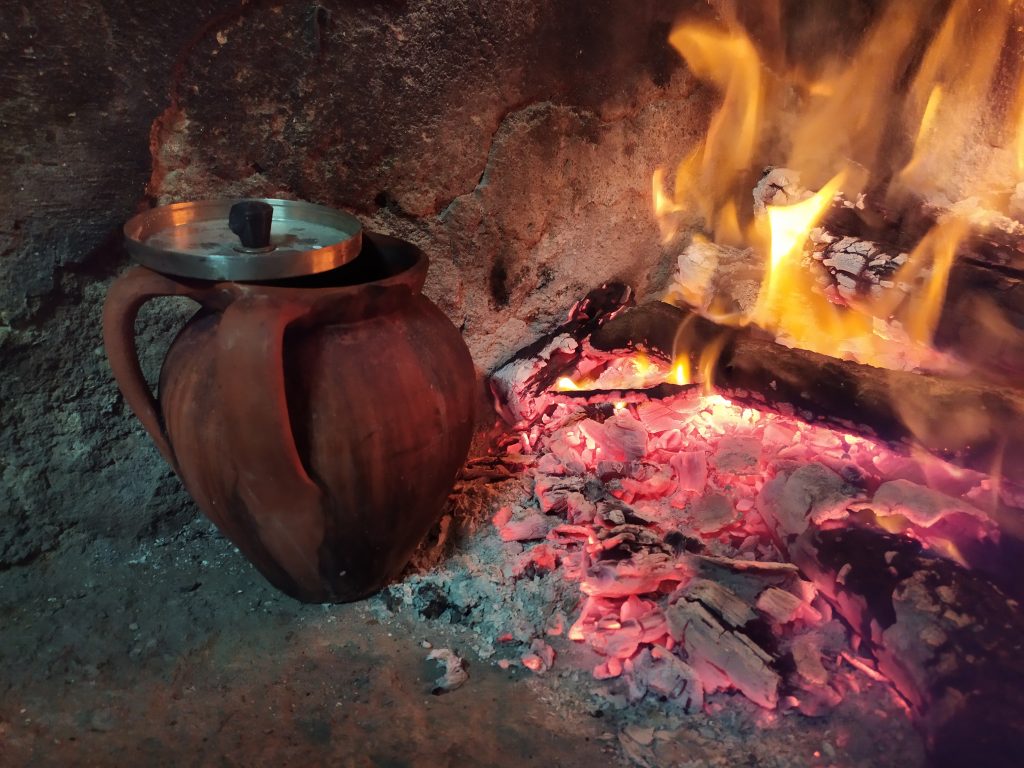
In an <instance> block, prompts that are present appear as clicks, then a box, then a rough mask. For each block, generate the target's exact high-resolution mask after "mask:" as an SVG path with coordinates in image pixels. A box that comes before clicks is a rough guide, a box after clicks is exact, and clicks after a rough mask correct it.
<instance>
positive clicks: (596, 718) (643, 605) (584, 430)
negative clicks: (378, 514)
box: [0, 0, 1024, 768]
mask: <svg viewBox="0 0 1024 768" xmlns="http://www.w3.org/2000/svg"><path fill="white" fill-rule="evenodd" d="M5 11H6V13H5V14H4V17H5V22H6V23H5V24H4V27H3V32H2V36H0V50H2V51H3V53H4V58H3V61H4V64H5V67H4V69H3V71H2V77H0V94H2V96H3V99H2V101H0V126H2V127H3V130H2V131H0V160H2V163H0V168H2V170H0V178H3V182H4V183H3V185H2V187H0V189H2V190H3V192H4V193H5V194H4V195H3V196H2V198H0V354H2V360H3V365H4V373H5V375H4V376H3V377H2V378H0V403H2V406H0V424H2V432H0V446H2V452H0V469H2V475H3V486H2V488H3V492H2V493H0V520H2V525H0V611H2V614H0V615H2V617H3V620H2V626H3V631H2V642H0V668H2V669H3V670H4V671H3V674H2V676H0V684H2V690H3V696H2V697H0V764H2V765H5V766H6V765H11V766H15V765H26V766H27V765H68V764H70V765H78V764H82V765H125V764H138V765H179V764H196V765H207V764H217V765H264V764H266V765H293V764H296V765H297V764H316V765H319V764H341V765H353V766H364V765H365V766H378V765H379V766H384V765H389V766H435V765H495V766H516V767H518V766H523V765H528V764H547V765H566V766H571V765H581V766H582V765H594V764H598V763H604V764H613V765H636V766H660V765H681V766H682V765H685V766H711V765H749V766H780V767H781V766H821V767H824V766H844V767H845V766H850V767H854V766H857V767H861V766H863V767H865V768H866V767H868V766H890V765H891V766H897V765H898V766H901V767H909V766H965V765H974V764H978V765H985V766H1016V765H1020V764H1022V763H1024V751H1022V750H1024V747H1022V746H1021V745H1022V744H1024V661H1022V660H1021V659H1022V657H1024V654H1022V647H1021V646H1022V642H1024V641H1022V639H1021V638H1022V637H1024V615H1022V613H1021V610H1020V605H1019V600H1020V599H1021V598H1022V596H1024V578H1022V576H1021V570H1020V560H1021V557H1022V555H1024V519H1022V517H1021V514H1022V510H1024V378H1022V373H1024V287H1022V285H1024V284H1022V279H1024V277H1022V276H1024V4H1022V3H1021V2H1019V1H1018V0H1010V1H1009V2H1007V0H973V1H972V2H967V0H921V1H920V2H915V3H912V4H908V3H902V2H898V0H852V1H851V2H838V1H837V0H810V1H809V2H808V1H807V0H804V1H803V2H798V1H797V0H766V1H765V2H762V3H743V2H737V1H735V0H708V1H707V2H700V1H699V0H672V1H671V2H659V1H658V0H639V1H637V2H626V0H598V1H597V2H584V1H583V0H569V1H567V2H559V3H554V2H543V1H542V0H514V1H513V2H507V3H478V2H470V0H321V2H298V1H293V0H266V1H264V0H247V1H243V2H240V3H237V4H231V5H226V4H222V3H213V2H203V1H197V2H190V3H180V4H176V5H170V4H164V3H157V2H153V0H142V1H141V2H138V3H134V4H126V3H120V2H109V1H104V2H101V1H100V0H84V1H83V2H81V3H77V4H74V5H73V6H72V5H69V4H65V3H58V2H53V0H42V2H38V3H32V4H17V3H13V2H7V3H6V4H5ZM223 198H232V199H234V198H238V199H267V198H270V199H284V200H304V201H309V202H312V203H317V204H321V205H324V206H329V207H331V208H333V209H337V210H340V211H344V212H346V213H347V214H351V215H352V216H355V217H356V218H357V219H359V221H360V222H361V224H362V226H363V228H364V231H365V232H366V233H370V234H367V237H368V238H369V239H370V241H371V242H374V243H381V242H388V243H391V242H397V241H392V240H390V239H388V238H400V239H401V240H403V241H406V242H407V243H411V244H412V245H413V246H415V247H416V248H418V249H419V250H421V251H422V252H423V253H425V254H426V256H427V257H428V258H429V260H430V266H429V272H428V274H427V279H426V284H425V286H424V288H423V292H424V294H425V295H426V297H427V298H429V299H430V300H431V301H432V302H433V303H434V304H435V305H436V306H437V307H439V308H440V310H441V311H442V312H443V313H444V315H445V316H447V318H448V320H450V321H451V323H453V324H454V326H455V327H456V328H457V329H458V332H459V333H460V334H461V336H462V338H463V340H464V341H465V343H466V345H467V346H468V348H469V352H470V354H471V355H472V361H473V366H474V369H475V379H474V382H473V391H474V392H475V396H474V399H475V401H476V402H475V405H476V422H475V431H474V437H473V443H472V447H471V448H470V453H469V459H468V460H467V461H466V462H465V464H464V466H463V467H462V468H461V470H460V472H459V474H458V477H457V479H456V481H455V485H454V488H453V489H452V491H451V493H450V494H449V495H448V497H447V501H446V503H445V505H444V510H443V513H442V514H441V516H440V518H439V519H438V520H437V522H436V524H435V525H434V526H433V528H432V529H431V531H430V533H429V534H428V535H427V536H426V538H425V539H424V540H423V541H422V543H421V544H420V545H419V547H418V549H417V550H416V551H415V554H414V555H413V557H412V560H411V562H410V563H409V564H408V566H407V567H406V568H405V570H404V572H402V574H401V575H400V576H399V577H398V578H396V579H393V580H392V581H391V582H390V583H389V584H388V585H387V586H386V587H384V588H383V589H382V590H380V591H379V592H376V593H375V594H374V595H372V596H371V597H369V598H366V599H363V600H361V601H359V602H352V603H323V604H310V603H309V602H306V603H303V602H299V601H298V600H295V599H293V598H292V597H288V596H287V595H285V594H282V593H281V592H279V591H277V590H275V589H274V587H272V586H271V585H270V584H268V583H266V582H265V581H264V580H263V579H262V578H261V576H260V574H259V573H258V572H257V571H256V570H255V569H254V568H253V566H252V565H250V563H249V562H248V561H247V560H246V558H245V557H244V556H243V554H242V553H241V552H239V549H237V548H236V547H235V546H234V545H233V544H232V543H231V541H229V540H228V539H227V538H225V536H224V535H223V534H222V530H221V529H223V528H224V526H223V525H222V526H221V529H219V528H218V527H217V526H215V525H214V524H213V523H211V522H210V520H208V519H207V518H206V517H204V516H203V515H202V514H201V513H200V511H199V508H198V507H197V506H196V503H195V502H194V501H193V499H192V498H191V497H190V495H189V493H188V492H186V490H185V488H184V487H183V485H182V482H181V480H180V479H179V477H178V475H177V474H175V472H174V471H173V470H172V469H171V468H170V467H169V466H168V465H167V464H165V463H164V461H163V460H162V459H161V456H160V453H159V452H158V450H157V449H156V447H155V446H154V445H153V444H152V442H151V441H150V439H149V437H148V436H147V434H146V432H145V430H144V429H143V427H142V426H141V425H140V424H139V422H138V421H137V420H136V419H135V417H134V416H133V414H132V412H131V410H130V409H129V407H128V406H127V405H126V404H125V401H124V399H123V398H122V396H121V394H120V393H119V392H118V388H117V385H116V384H115V382H114V379H113V378H112V375H111V368H110V366H109V364H108V362H107V356H106V353H105V350H104V345H103V338H102V331H101V315H102V312H103V304H104V300H105V297H106V296H107V295H108V292H109V290H110V288H111V285H112V284H113V282H114V281H115V279H117V278H118V276H119V275H122V274H123V273H124V272H125V271H126V269H127V268H128V267H129V264H130V263H131V257H130V256H129V253H128V249H127V248H126V243H125V236H124V234H123V231H122V227H123V226H124V223H125V221H126V220H128V219H129V218H131V217H132V216H133V215H136V214H139V213H143V212H146V211H149V210H151V209H153V208H154V207H156V206H160V205H166V204H170V203H176V202H181V201H195V200H206V199H223ZM382 236H387V237H382ZM297 284H298V283H297ZM195 309H196V305H195V304H194V303H193V302H191V301H190V300H188V299H184V298H180V297H178V298H160V299H157V300H156V301H153V302H150V303H149V304H147V305H146V306H145V307H144V308H143V310H142V311H141V313H140V314H139V317H138V319H137V321H136V323H135V330H136V334H137V339H138V350H139V353H140V363H141V368H142V372H143V374H144V375H145V377H146V379H147V380H148V381H149V382H151V383H152V384H153V385H154V386H155V385H156V383H157V382H158V381H159V380H160V371H161V361H162V360H163V359H164V355H165V353H166V352H167V350H168V347H169V345H170V344H171V343H172V340H173V339H174V338H175V335H176V333H177V332H178V330H179V329H180V328H181V327H182V325H183V324H184V323H185V321H186V320H187V319H188V318H189V316H190V315H192V314H193V313H194V312H195ZM302 332H303V331H302V329H301V328H300V329H294V330H289V331H288V334H285V336H284V341H283V342H282V343H283V345H284V346H283V349H284V352H283V355H284V356H285V358H286V359H287V358H288V355H289V354H293V355H294V354H297V353H294V352H289V350H290V349H293V348H294V349H297V348H298V346H297V345H298V343H299V342H298V341H297V339H298V338H299V335H300V334H301V333H302ZM452 333H454V331H452ZM289 334H290V335H289ZM424 346H429V345H424ZM397 352H398V351H397V350H396V355H397ZM387 354H388V350H386V349H384V350H375V352H374V356H370V355H366V356H364V358H363V359H361V360H359V361H352V362H351V366H352V368H350V369H349V371H351V370H358V371H359V373H360V375H361V376H362V377H365V381H366V382H368V384H366V386H365V389H366V390H367V391H370V390H374V389H379V391H380V392H381V397H382V398H384V399H386V397H385V394H386V393H388V392H395V391H399V390H398V389H396V388H395V387H392V386H390V383H387V384H388V385H387V386H385V382H384V381H383V377H384V376H385V375H386V372H385V371H384V367H385V366H382V365H377V367H376V368H375V367H374V366H373V365H370V364H369V362H368V361H370V360H371V359H373V360H378V359H385V358H387ZM467 365H468V364H467ZM377 377H380V378H377ZM374 382H381V383H380V385H379V386H375V385H374ZM285 388H286V389H287V392H286V393H285V394H284V395H282V398H281V399H282V401H284V400H287V403H286V408H287V410H286V413H289V414H290V418H291V423H292V426H295V425H296V424H300V425H301V423H302V422H303V420H304V419H306V418H307V415H308V413H309V412H310V411H309V409H307V408H306V407H305V404H304V402H303V401H302V400H303V397H305V395H303V394H301V393H305V392H307V391H309V390H307V388H305V387H304V386H303V385H302V383H301V382H299V383H297V382H295V381H289V382H286V387H285ZM165 394H166V393H165ZM160 395H161V393H160V392H157V396H158V397H159V396H160ZM236 410H237V408H236ZM393 410H395V411H400V410H401V409H399V408H397V407H396V408H394V409H393ZM381 413H384V410H383V409H381ZM375 418H381V419H386V418H387V417H386V416H380V417H375ZM306 426H307V427H308V426H309V425H308V424H307V425H306ZM392 426H393V425H392ZM400 426H401V425H399V427H400ZM306 431H307V432H308V429H306ZM297 434H299V435H302V434H305V432H303V430H302V429H299V430H298V432H297ZM369 439H370V438H369V437H368V438H367V440H369ZM298 442H299V443H300V444H301V440H299V441H298ZM389 470H390V471H393V472H394V473H395V475H396V479H395V482H398V480H399V478H398V477H397V476H398V475H399V474H401V473H400V471H399V469H397V468H389V467H387V466H385V467H379V468H378V472H379V477H381V478H385V479H386V478H387V476H388V472H389ZM314 474H315V473H314ZM422 482H423V487H424V488H427V487H428V486H429V487H430V488H435V487H436V486H437V481H436V479H435V478H423V481H422ZM385 484H386V483H385ZM432 492H433V491H432ZM193 495H195V494H193ZM442 495H443V494H442ZM296 503H298V502H296ZM285 514H287V510H286V511H285ZM285 519H287V518H285ZM332 535H341V534H338V533H337V532H332ZM395 536H396V538H397V537H398V534H397V533H396V534H395ZM405 538H408V534H407V532H406V536H405ZM243 549H244V548H243ZM246 554H247V555H248V554H249V553H248V552H247V553H246ZM261 570H262V569H261ZM275 583H276V582H275ZM299 596H300V597H301V596H302V595H301V594H300V595H299ZM339 599H340V598H339Z"/></svg>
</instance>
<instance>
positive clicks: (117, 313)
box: [103, 267, 208, 474]
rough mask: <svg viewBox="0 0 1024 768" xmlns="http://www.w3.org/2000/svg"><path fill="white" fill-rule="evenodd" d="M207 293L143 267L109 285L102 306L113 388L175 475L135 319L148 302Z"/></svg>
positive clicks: (168, 444)
mask: <svg viewBox="0 0 1024 768" xmlns="http://www.w3.org/2000/svg"><path fill="white" fill-rule="evenodd" d="M207 293H208V289H206V288H201V287H199V286H195V285H189V284H188V283H184V282H179V281H178V280H175V279H173V278H170V277H166V276H165V275H161V274H159V273H158V272H154V271H153V270H151V269H147V268H146V267H132V268H131V269H129V270H128V271H127V272H125V273H124V274H123V275H121V277H119V278H118V279H117V280H115V281H114V284H113V285H112V286H110V290H109V291H108V292H107V299H106V301H105V302H104V305H103V346H104V347H105V348H106V350H107V359H108V360H109V361H110V369H111V370H112V371H113V373H114V379H115V380H116V381H117V386H118V388H119V389H120V390H121V394H122V395H123V396H124V399H125V401H126V402H127V403H128V405H129V407H131V409H132V411H133V412H134V413H135V415H136V417H138V419H139V421H141V422H142V426H143V427H145V429H146V432H148V433H149V436H150V437H151V438H152V439H153V442H154V443H156V447H157V449H158V450H159V451H160V455H161V456H163V457H164V460H165V461H166V462H167V463H168V464H170V465H171V468H172V469H173V470H174V471H175V472H178V462H177V459H176V458H175V456H174V450H173V449H172V448H171V443H170V440H168V438H167V432H166V431H165V430H164V425H163V419H162V418H161V416H160V408H159V406H158V405H157V402H156V398H155V397H154V396H153V391H152V390H151V389H150V388H149V384H147V383H146V379H145V377H144V376H143V375H142V367H141V366H140V365H139V355H138V350H137V349H136V346H135V318H136V317H137V316H138V314H139V310H140V309H141V308H142V305H143V304H145V303H146V302H147V301H149V300H150V299H155V298H157V297H160V296H186V297H188V298H190V299H194V300H195V301H201V300H202V298H203V297H204V296H205V295H206V294H207ZM179 474H180V473H179Z"/></svg>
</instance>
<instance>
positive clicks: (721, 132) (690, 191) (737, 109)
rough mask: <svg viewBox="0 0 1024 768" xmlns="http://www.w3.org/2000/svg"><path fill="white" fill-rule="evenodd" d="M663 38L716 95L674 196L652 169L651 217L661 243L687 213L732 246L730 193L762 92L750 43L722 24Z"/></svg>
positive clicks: (685, 28)
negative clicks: (659, 231) (705, 127)
mask: <svg viewBox="0 0 1024 768" xmlns="http://www.w3.org/2000/svg"><path fill="white" fill-rule="evenodd" d="M669 43H670V44H671V45H672V46H673V47H674V48H675V49H676V50H677V51H678V52H679V53H680V55H681V56H682V57H683V58H684V59H685V60H686V62H687V64H688V65H689V66H690V69H691V70H692V71H693V72H694V74H696V75H697V76H698V77H700V78H702V79H704V80H707V81H709V82H711V83H713V84H714V85H715V86H717V87H718V89H719V90H720V91H721V92H722V101H721V104H720V106H719V108H718V110H717V111H716V112H715V114H714V115H713V116H712V118H711V122H710V124H709V126H708V131H707V134H706V136H705V139H704V141H703V142H702V143H701V144H699V145H698V146H697V147H696V148H695V149H693V150H692V151H691V152H690V153H689V154H688V155H686V157H685V158H684V159H683V160H682V162H681V163H679V165H678V167H677V168H676V171H675V185H674V190H673V197H672V198H671V199H669V198H668V197H667V195H665V194H664V188H665V177H666V173H665V170H664V169H661V168H659V169H658V170H656V171H655V174H654V179H653V184H652V186H653V187H654V205H655V215H656V216H657V218H658V221H659V223H660V225H661V228H662V237H663V238H664V239H665V240H666V241H667V240H671V238H672V237H673V236H674V235H675V233H676V231H677V228H678V225H677V224H676V223H675V222H674V221H671V220H669V219H671V218H674V217H675V216H677V215H678V214H680V213H683V212H685V213H688V214H690V215H692V216H695V217H697V218H699V219H701V220H702V221H703V225H704V227H706V228H707V229H709V230H711V231H712V232H713V233H714V234H715V239H716V241H717V242H733V243H737V244H738V243H739V242H740V241H741V240H742V237H741V235H740V225H739V215H738V209H737V208H736V204H735V201H734V200H733V198H734V197H735V195H736V193H737V192H738V191H739V189H740V188H741V187H742V185H743V183H745V180H746V177H747V175H748V174H749V173H750V171H751V168H752V163H753V159H754V151H755V149H756V145H757V141H758V138H759V135H760V126H761V109H762V101H763V96H764V89H763V87H762V83H761V62H760V59H759V58H758V56H757V51H756V50H755V48H754V45H753V43H752V42H751V41H750V39H749V38H748V37H747V36H746V34H744V33H743V32H742V31H741V30H740V29H739V28H738V27H736V26H735V25H732V26H730V27H729V28H727V29H723V28H718V27H712V26H707V25H703V24H688V25H681V26H678V27H676V28H675V29H673V31H672V32H671V34H670V35H669Z"/></svg>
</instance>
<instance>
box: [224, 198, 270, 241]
mask: <svg viewBox="0 0 1024 768" xmlns="http://www.w3.org/2000/svg"><path fill="white" fill-rule="evenodd" d="M273 218H274V206H272V205H270V204H269V203H264V202H262V201H260V200H243V201H242V202H240V203H235V204H234V205H232V206H231V212H230V213H229V214H228V227H230V228H231V231H232V232H234V233H235V234H236V235H238V239H239V240H241V241H242V247H243V248H266V247H267V246H269V245H270V223H271V221H272V220H273Z"/></svg>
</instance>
